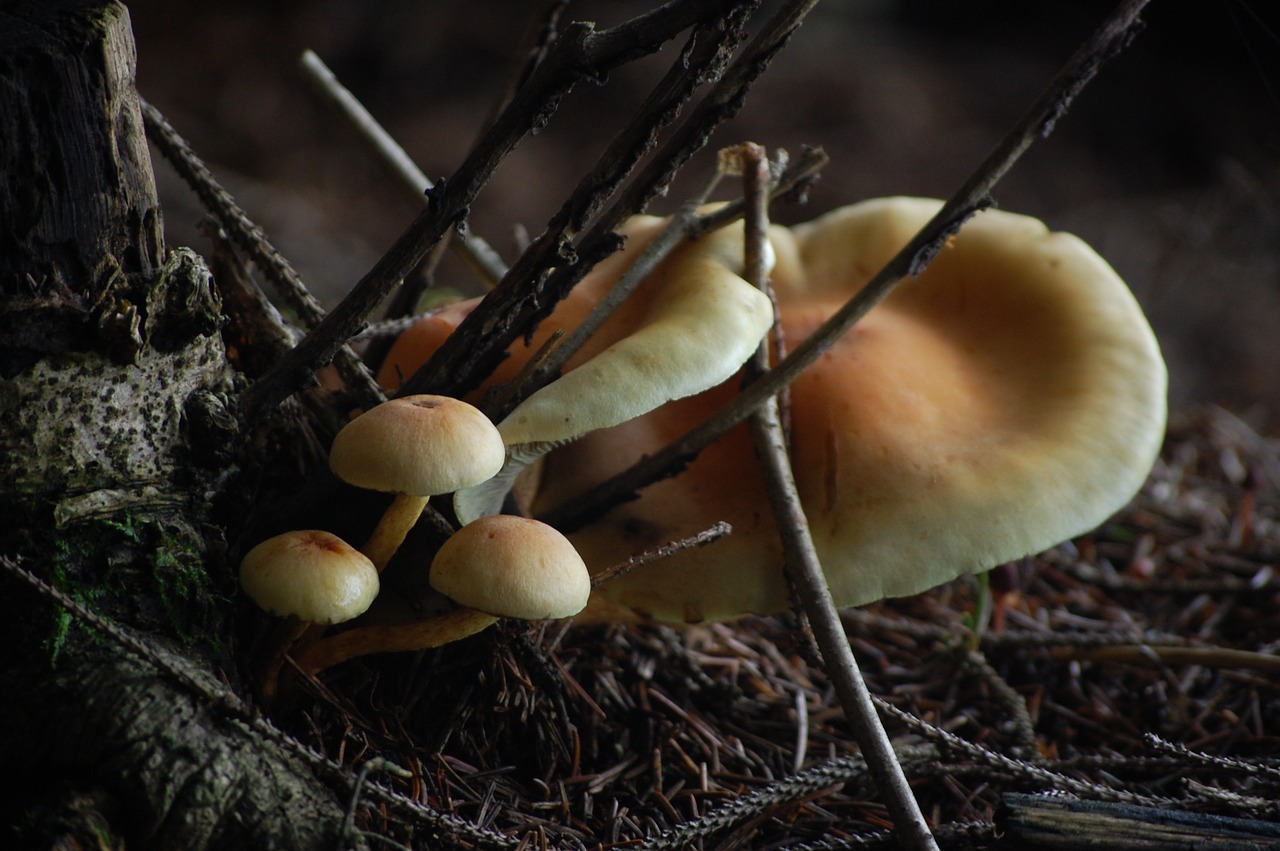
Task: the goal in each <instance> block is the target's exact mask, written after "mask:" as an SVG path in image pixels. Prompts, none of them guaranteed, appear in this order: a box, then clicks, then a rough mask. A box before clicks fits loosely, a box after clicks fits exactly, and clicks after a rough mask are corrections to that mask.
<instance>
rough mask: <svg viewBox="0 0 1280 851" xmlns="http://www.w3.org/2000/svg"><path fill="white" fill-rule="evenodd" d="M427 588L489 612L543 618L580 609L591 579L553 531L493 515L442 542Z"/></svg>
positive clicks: (564, 540) (522, 519)
mask: <svg viewBox="0 0 1280 851" xmlns="http://www.w3.org/2000/svg"><path fill="white" fill-rule="evenodd" d="M431 586H432V587H433V588H435V589H436V590H437V591H439V592H440V593H441V594H444V595H445V596H447V597H449V598H451V599H453V600H455V601H457V602H458V603H461V604H462V605H464V606H469V607H470V608H473V609H479V610H480V611H482V612H488V613H489V614H492V615H498V616H501V617H513V618H524V619H525V620H546V619H550V618H567V617H571V616H573V615H576V614H577V613H578V612H580V611H582V607H583V606H585V605H586V604H587V597H588V595H590V593H591V577H590V575H589V574H588V572H587V566H586V564H585V563H584V562H583V561H582V557H581V556H579V555H578V552H577V551H576V550H575V549H574V548H573V544H571V543H569V541H568V539H567V538H565V536H564V535H562V534H560V533H559V532H557V531H556V530H555V529H553V528H551V527H550V526H548V525H546V524H545V523H539V522H538V521H537V520H530V519H528V518H525V517H513V516H511V515H506V514H495V515H490V516H488V517H482V518H480V519H479V520H475V521H473V522H471V523H468V524H467V525H466V526H463V527H462V528H461V529H459V530H458V531H457V532H456V533H455V534H453V535H452V536H450V538H449V540H447V541H445V543H444V545H443V546H442V547H441V548H440V550H439V552H438V553H436V557H435V559H434V560H432V562H431Z"/></svg>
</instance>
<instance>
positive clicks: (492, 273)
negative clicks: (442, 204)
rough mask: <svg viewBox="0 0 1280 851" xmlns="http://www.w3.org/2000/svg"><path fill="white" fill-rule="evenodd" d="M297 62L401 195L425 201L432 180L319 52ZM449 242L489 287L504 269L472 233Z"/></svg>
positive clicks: (309, 53) (306, 55) (484, 243)
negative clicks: (385, 170) (388, 173)
mask: <svg viewBox="0 0 1280 851" xmlns="http://www.w3.org/2000/svg"><path fill="white" fill-rule="evenodd" d="M300 64H301V68H302V72H303V76H304V77H305V78H306V80H307V82H309V83H310V84H311V87H312V89H313V90H314V91H315V92H316V93H317V94H319V95H320V97H321V98H323V99H324V101H325V103H327V104H328V105H329V106H330V107H332V108H333V109H334V110H335V111H336V112H337V113H338V115H340V116H341V117H342V118H343V119H345V120H346V122H347V124H349V125H350V126H351V128H352V129H353V130H355V131H356V133H357V134H358V135H359V137H360V138H361V139H362V140H363V141H364V142H365V144H366V145H368V147H369V148H370V149H371V150H372V151H373V152H374V153H375V154H376V155H377V156H378V159H380V160H381V161H382V162H383V163H384V164H385V165H386V166H387V168H389V169H390V170H391V173H392V174H394V175H395V177H396V180H397V182H398V184H399V185H400V186H401V187H402V188H403V189H404V190H405V195H407V196H408V197H409V198H410V199H411V200H412V201H413V203H415V204H423V205H425V204H426V203H427V193H428V192H430V191H431V190H432V189H434V188H435V184H434V183H433V182H432V181H431V179H430V178H429V177H427V176H426V174H424V173H423V172H422V170H421V169H420V168H418V165H417V163H415V162H414V161H413V159H412V158H411V157H410V156H409V154H408V153H406V152H405V150H404V148H402V147H400V145H399V143H398V142H396V140H395V139H394V138H392V136H391V134H390V133H388V132H387V131H386V129H385V128H383V126H382V125H381V124H379V123H378V120H377V119H376V118H374V117H373V115H372V114H370V112H369V110H367V109H365V106H364V104H362V103H361V102H360V101H359V100H358V99H357V98H356V96H355V95H353V94H352V93H351V92H350V90H348V89H347V88H346V87H345V86H343V85H342V83H340V82H339V81H338V78H337V76H335V75H334V73H333V71H331V70H329V66H327V65H325V64H324V61H323V60H322V59H321V58H320V57H319V56H317V55H316V54H315V53H314V52H312V51H310V50H306V51H303V53H302V59H301V63H300ZM449 245H450V246H452V247H453V249H454V250H455V251H457V252H458V253H459V254H460V255H461V256H462V258H463V260H464V261H466V263H467V265H468V266H469V267H471V269H472V271H474V272H475V273H476V274H477V275H479V276H480V279H481V280H482V281H484V282H485V283H486V284H487V285H488V286H491V287H492V286H493V285H494V284H496V283H497V282H498V281H500V280H502V276H503V275H505V274H506V273H507V264H505V263H503V262H502V258H501V257H500V256H498V252H496V251H494V250H493V248H492V246H490V245H489V243H487V242H485V241H484V240H483V239H482V238H480V237H479V236H476V235H475V234H474V233H467V234H461V233H454V234H453V238H452V239H450V241H449Z"/></svg>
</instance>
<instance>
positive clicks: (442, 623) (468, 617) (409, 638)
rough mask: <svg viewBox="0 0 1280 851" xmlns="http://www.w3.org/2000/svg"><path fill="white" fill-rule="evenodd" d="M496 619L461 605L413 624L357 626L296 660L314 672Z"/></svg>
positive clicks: (444, 639)
mask: <svg viewBox="0 0 1280 851" xmlns="http://www.w3.org/2000/svg"><path fill="white" fill-rule="evenodd" d="M497 622H498V618H497V617H496V616H495V615H491V614H488V613H486V612H482V611H479V610H478V609H469V608H466V607H462V608H457V609H452V610H450V611H448V612H445V613H443V614H440V615H436V616H435V617H431V618H428V619H426V620H422V621H416V622H414V623H407V624H392V625H383V626H358V627H354V628H352V629H349V630H346V631H345V632H340V633H338V634H337V635H332V636H329V637H328V638H322V639H320V640H319V641H317V642H315V643H314V644H312V645H310V646H309V647H307V648H306V649H305V650H303V651H302V652H301V653H300V654H299V656H298V658H297V660H296V661H297V663H298V667H299V668H300V669H301V670H302V671H303V672H304V673H307V674H317V673H319V672H320V671H323V670H324V669H326V668H331V667H333V666H334V665H337V664H339V663H341V662H345V661H347V660H348V659H355V658H356V657H357V656H367V655H369V654H370V653H391V652H394V651H403V650H426V649H428V648H430V647H440V646H441V645H444V644H448V643H449V642H451V641H458V640H459V639H463V638H466V637H467V636H469V635H474V634H476V633H477V632H481V631H483V630H486V629H488V628H489V627H491V626H493V625H494V624H495V623H497Z"/></svg>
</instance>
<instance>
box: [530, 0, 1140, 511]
mask: <svg viewBox="0 0 1280 851" xmlns="http://www.w3.org/2000/svg"><path fill="white" fill-rule="evenodd" d="M1146 4H1147V0H1125V2H1123V3H1122V4H1121V5H1120V7H1119V9H1117V11H1116V12H1115V13H1113V14H1112V16H1111V17H1110V18H1108V19H1107V21H1106V22H1105V23H1104V24H1103V26H1102V27H1101V28H1100V29H1099V30H1098V31H1097V32H1096V33H1095V34H1094V35H1093V36H1092V37H1091V38H1090V39H1089V40H1088V41H1086V42H1085V43H1084V45H1082V46H1081V47H1080V49H1079V50H1077V51H1076V53H1075V54H1074V55H1073V56H1072V57H1071V58H1070V59H1069V60H1068V61H1067V63H1066V65H1064V66H1063V68H1062V69H1061V70H1060V71H1059V72H1058V74H1057V75H1056V76H1055V77H1054V78H1053V80H1052V81H1051V82H1050V84H1049V86H1048V88H1046V89H1045V91H1044V92H1043V93H1042V94H1041V95H1040V97H1038V98H1037V99H1036V101H1035V103H1034V104H1032V106H1031V108H1030V109H1029V110H1028V111H1027V112H1026V114H1024V115H1023V117H1022V118H1021V119H1020V120H1019V121H1018V123H1017V125H1015V127H1014V128H1013V130H1012V131H1010V133H1009V134H1008V135H1007V136H1005V138H1004V139H1003V140H1001V142H1000V143H999V144H998V145H997V146H996V148H995V150H993V151H992V152H991V154H990V155H988V157H987V158H986V159H985V160H984V161H983V162H982V164H981V165H980V166H979V167H978V168H977V170H976V171H974V172H973V174H972V175H971V176H970V177H969V179H968V180H967V181H966V182H965V183H964V185H963V186H961V187H960V189H959V190H958V191H957V192H956V194H955V195H953V196H952V197H951V198H950V199H949V200H948V201H947V202H946V203H945V204H943V206H942V209H941V210H939V211H938V213H937V215H935V216H934V217H933V218H932V219H931V220H930V221H929V222H928V223H927V224H926V225H925V226H924V227H923V228H922V229H921V230H920V232H919V233H918V234H916V235H915V236H914V237H913V238H912V239H911V241H910V242H908V243H907V245H906V247H905V248H903V249H902V250H901V251H900V252H898V254H897V255H896V256H895V257H894V258H893V259H892V260H890V261H889V263H888V265H886V266H885V267H884V268H883V269H881V270H880V272H878V273H877V274H876V276H875V277H874V278H872V279H871V281H870V282H868V283H867V285H866V286H865V287H863V288H862V289H861V290H860V291H859V292H858V293H857V294H856V295H855V296H854V297H853V298H851V299H850V300H849V301H848V302H847V303H846V304H845V305H844V306H843V307H842V308H841V309H840V310H838V311H837V312H836V313H835V314H833V315H832V316H831V318H830V319H828V320H827V321H826V322H825V323H823V325H822V326H821V327H820V328H819V329H818V330H817V331H815V332H814V333H813V334H812V335H810V336H809V337H808V338H807V339H806V340H805V341H804V342H802V343H801V344H800V345H799V346H797V347H796V348H795V350H794V351H792V352H791V353H790V354H788V355H787V356H786V357H785V358H784V359H783V360H782V361H781V362H780V363H778V364H777V365H776V366H774V367H773V369H771V370H769V372H767V373H765V374H764V375H762V376H761V377H760V378H759V379H757V380H755V381H753V382H751V383H750V384H748V385H747V386H746V387H745V388H743V391H742V392H741V393H740V394H739V395H738V396H737V397H736V398H735V399H734V400H733V401H732V402H730V403H729V404H728V405H727V406H725V407H724V408H723V409H721V410H720V411H719V412H717V413H716V414H714V415H713V416H711V417H710V418H709V419H707V420H706V421H705V422H703V423H702V424H701V425H699V426H697V427H695V428H693V429H691V430H690V431H688V432H686V433H685V434H684V435H683V436H681V437H680V438H678V439H677V440H676V441H675V442H674V443H672V444H671V445H669V446H667V447H666V448H664V449H662V450H660V451H658V452H655V453H654V454H653V455H649V456H647V457H645V458H643V459H641V461H639V462H638V463H636V464H635V465H634V466H632V467H630V468H629V469H627V470H623V471H622V472H621V473H619V474H617V475H616V476H613V477H612V478H610V479H607V480H606V481H604V482H601V483H600V484H599V485H597V486H596V487H594V488H591V489H590V490H589V491H587V492H586V493H584V494H582V495H581V496H579V497H578V498H577V499H574V500H571V501H569V502H567V503H565V504H564V505H562V506H560V507H559V508H557V509H556V510H554V511H551V512H548V513H547V515H546V516H544V517H542V518H541V519H543V520H545V521H546V522H548V523H550V524H552V525H554V526H556V527H557V528H562V529H572V528H576V527H579V526H582V525H583V524H584V523H587V522H589V521H590V520H592V519H594V518H596V517H599V516H600V515H602V514H604V513H605V512H606V511H608V510H609V509H610V508H612V507H613V506H615V505H618V504H620V503H622V502H626V501H627V500H628V499H634V498H635V496H636V494H637V492H638V491H639V490H640V489H641V488H644V487H646V486H648V485H650V484H652V483H653V482H655V481H658V480H660V479H662V478H665V477H667V476H672V475H675V474H677V473H679V472H680V471H681V470H683V469H684V467H685V466H686V465H687V464H688V463H689V462H690V461H692V460H693V459H694V458H696V457H697V455H698V453H699V452H701V451H702V450H703V449H705V448H706V447H707V446H708V445H709V444H711V443H712V442H713V441H714V440H716V439H717V438H719V437H720V436H721V435H723V434H724V433H725V432H727V431H728V430H729V429H731V428H733V427H734V426H735V425H737V424H738V423H740V422H742V421H743V420H745V419H746V418H747V417H749V416H750V415H751V413H752V411H754V410H755V409H756V408H757V407H758V406H759V405H760V404H761V402H763V401H764V400H765V399H768V398H769V397H771V396H773V395H774V394H776V393H777V392H778V391H779V389H781V388H782V387H785V386H786V385H788V384H790V383H791V382H792V381H794V380H795V378H796V377H797V376H798V375H799V374H800V373H801V372H803V371H804V370H805V369H806V368H807V367H808V366H809V365H810V364H812V363H813V362H814V361H815V360H817V359H818V358H819V357H820V356H821V355H822V353H823V352H825V351H826V350H827V349H828V348H830V347H831V345H832V344H833V343H834V342H835V341H836V340H837V339H839V338H840V337H841V336H843V335H844V334H845V333H847V332H848V331H849V329H850V328H852V327H853V325H854V323H856V322H857V321H858V320H859V319H861V318H862V317H863V316H864V315H865V314H866V313H867V311H868V310H870V309H871V308H872V307H873V306H875V305H876V304H877V303H879V302H880V301H881V300H882V299H883V298H884V297H885V296H886V295H888V294H889V293H890V292H891V291H892V290H893V288H894V287H895V286H896V285H897V283H898V282H899V281H901V280H902V279H903V278H905V277H909V276H913V275H918V274H919V273H920V272H921V271H923V269H924V267H925V266H926V265H927V264H928V262H929V260H931V259H932V258H933V256H934V255H935V254H936V253H937V252H938V251H939V250H941V248H942V246H943V245H945V243H946V241H947V239H948V238H949V237H950V236H951V235H952V234H953V233H955V231H957V230H958V229H959V228H960V226H961V225H962V224H963V223H964V222H965V220H967V219H968V218H969V217H970V216H972V215H973V214H974V213H976V212H978V211H979V210H981V209H983V208H984V207H987V206H989V205H990V204H991V190H992V189H993V188H994V187H995V185H996V183H997V182H999V180H1000V178H1001V177H1003V176H1004V174H1005V173H1006V172H1007V171H1008V170H1009V169H1010V168H1012V167H1013V164H1014V163H1016V162H1017V161H1018V159H1019V157H1021V156H1022V154H1023V153H1024V152H1025V151H1026V150H1027V149H1028V148H1029V147H1031V145H1032V143H1034V142H1035V140H1036V139H1039V138H1043V137H1045V136H1047V135H1048V134H1049V133H1050V132H1051V131H1052V130H1053V127H1054V123H1055V122H1056V121H1057V119H1058V118H1060V117H1061V116H1062V115H1063V113H1065V112H1066V110H1067V108H1068V106H1070V104H1071V102H1072V101H1073V100H1074V99H1075V96H1076V95H1077V94H1079V93H1080V90H1081V89H1082V88H1084V86H1085V84H1086V83H1088V82H1089V80H1090V79H1092V78H1093V76H1094V74H1095V73H1097V70H1098V68H1099V67H1100V66H1101V65H1102V63H1103V62H1105V61H1106V60H1107V59H1109V58H1110V57H1112V56H1114V55H1115V54H1116V53H1118V52H1119V51H1120V50H1121V49H1122V48H1123V47H1124V46H1125V45H1126V44H1127V43H1128V42H1129V39H1130V37H1131V36H1132V35H1133V32H1134V29H1135V27H1136V25H1137V18H1138V14H1139V12H1141V11H1142V9H1143V7H1144V6H1146Z"/></svg>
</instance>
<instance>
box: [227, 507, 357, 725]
mask: <svg viewBox="0 0 1280 851" xmlns="http://www.w3.org/2000/svg"><path fill="white" fill-rule="evenodd" d="M379 584H380V583H379V578H378V571H377V569H376V568H375V567H374V566H373V562H371V561H369V559H368V557H367V556H365V555H364V554H363V553H361V552H360V551H359V550H357V549H356V548H355V547H352V546H351V545H350V544H348V543H347V542H346V541H344V540H342V539H341V538H339V537H338V536H337V535H334V534H332V533H330V532H325V531H321V530H316V529H307V530H301V531H294V532H285V533H284V534H282V535H276V536H275V537H272V538H268V539H267V540H265V541H263V542H262V543H260V544H258V545H257V546H255V547H254V548H253V549H251V550H249V552H248V553H246V554H245V556H244V558H243V559H242V560H241V562H240V585H241V587H242V588H244V591H245V593H246V594H248V595H249V598H250V599H251V600H253V601H254V602H255V603H256V604H257V605H258V606H259V608H262V609H264V610H266V611H268V612H271V613H272V614H275V615H279V616H280V617H282V618H284V621H283V622H281V623H280V624H279V625H277V626H276V628H275V629H274V630H273V631H272V634H271V636H270V637H269V638H268V639H267V642H266V652H265V653H264V654H263V656H262V663H261V671H260V678H259V685H260V687H261V690H262V694H263V696H264V697H265V698H266V699H268V700H271V699H273V698H274V697H275V694H276V689H277V682H278V678H279V675H280V668H281V666H282V665H283V664H284V658H285V654H286V653H288V652H289V649H290V648H291V647H293V646H294V644H295V642H297V641H298V639H300V638H301V637H302V636H303V635H305V634H306V633H307V632H308V631H310V630H309V628H310V627H311V625H313V624H314V625H317V626H316V631H317V632H318V631H319V629H320V627H322V626H323V625H328V624H335V623H343V622H345V621H349V620H351V619H352V618H354V617H356V616H358V615H360V614H363V613H364V612H365V611H366V610H367V609H368V608H369V606H370V605H371V604H372V603H373V600H374V598H375V597H377V596H378V587H379Z"/></svg>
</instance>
